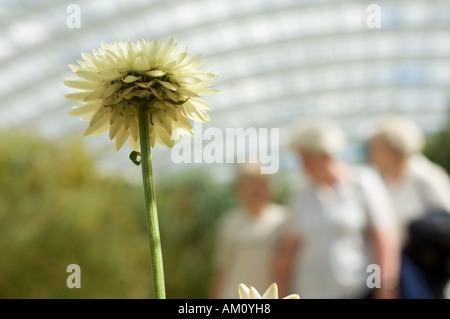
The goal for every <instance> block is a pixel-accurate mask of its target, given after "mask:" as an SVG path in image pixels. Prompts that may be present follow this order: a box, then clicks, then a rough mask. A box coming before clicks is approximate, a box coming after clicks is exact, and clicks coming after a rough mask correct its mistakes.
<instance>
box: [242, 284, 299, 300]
mask: <svg viewBox="0 0 450 319" xmlns="http://www.w3.org/2000/svg"><path fill="white" fill-rule="evenodd" d="M238 291H239V298H240V299H278V286H277V284H276V283H273V284H271V285H270V287H269V288H267V290H266V292H265V293H264V294H263V295H262V296H261V295H260V294H259V292H258V291H257V290H256V289H255V288H254V287H252V286H250V288H248V287H247V286H246V285H244V284H239V286H238ZM283 299H300V296H299V295H297V294H292V295H288V296H286V297H284V298H283Z"/></svg>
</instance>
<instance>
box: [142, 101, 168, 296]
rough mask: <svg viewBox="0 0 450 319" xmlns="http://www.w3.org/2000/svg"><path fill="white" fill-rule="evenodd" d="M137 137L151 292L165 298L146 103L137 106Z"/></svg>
mask: <svg viewBox="0 0 450 319" xmlns="http://www.w3.org/2000/svg"><path fill="white" fill-rule="evenodd" d="M138 117H139V137H140V143H141V165H142V181H143V183H144V195H145V211H146V218H147V227H148V228H147V230H148V239H149V243H150V255H151V262H152V272H153V293H154V297H155V298H156V299H165V298H166V291H165V285H164V268H163V259H162V251H161V240H160V236H159V225H158V213H157V208H156V196H155V187H154V185H153V170H152V156H151V147H150V131H149V115H148V109H147V108H146V105H145V104H144V103H142V104H141V105H140V106H139V108H138Z"/></svg>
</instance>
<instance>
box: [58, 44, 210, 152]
mask: <svg viewBox="0 0 450 319" xmlns="http://www.w3.org/2000/svg"><path fill="white" fill-rule="evenodd" d="M176 48H177V44H176V43H175V42H174V41H173V39H171V40H169V41H167V42H164V41H146V40H142V41H138V42H131V41H126V42H122V41H118V42H114V43H111V44H108V43H104V42H102V43H101V48H99V49H98V50H93V51H92V54H89V53H82V54H81V57H82V58H83V60H81V61H78V65H70V66H69V67H70V69H71V70H72V71H73V72H74V73H75V75H76V76H77V78H68V79H66V81H64V84H65V85H66V86H68V87H71V88H73V89H75V90H76V92H74V93H69V94H66V98H67V99H69V100H71V101H76V102H79V103H81V104H80V105H77V106H75V107H74V108H73V109H72V110H71V111H70V112H69V115H71V116H82V118H81V120H83V121H89V126H88V128H87V129H86V131H85V135H96V134H100V133H103V132H105V131H107V130H109V137H110V138H111V140H114V142H115V145H116V149H117V150H119V149H120V148H121V147H122V145H123V144H124V143H125V142H126V141H127V140H128V142H129V145H130V147H131V149H132V150H135V151H137V150H138V148H139V128H138V117H137V109H138V107H141V106H142V105H143V106H144V107H145V108H146V109H147V110H148V112H149V122H150V123H149V130H150V131H149V134H150V143H151V145H152V147H153V146H154V145H155V143H156V144H159V145H167V146H169V147H172V146H173V145H174V139H181V137H182V135H183V134H191V135H192V134H193V131H192V125H191V123H190V121H189V120H194V121H201V122H204V121H208V120H209V119H210V118H209V115H208V114H207V113H206V111H207V110H210V109H211V106H209V105H208V104H207V103H206V102H205V101H204V100H202V99H201V98H200V96H202V95H207V94H213V93H216V92H217V90H214V89H211V88H210V87H211V86H212V85H214V84H215V83H214V82H212V81H213V80H214V79H216V78H217V75H215V74H213V73H212V72H210V71H205V70H199V69H198V68H199V67H201V66H202V65H203V64H204V63H205V61H206V59H201V55H194V56H189V57H188V56H187V49H183V50H176Z"/></svg>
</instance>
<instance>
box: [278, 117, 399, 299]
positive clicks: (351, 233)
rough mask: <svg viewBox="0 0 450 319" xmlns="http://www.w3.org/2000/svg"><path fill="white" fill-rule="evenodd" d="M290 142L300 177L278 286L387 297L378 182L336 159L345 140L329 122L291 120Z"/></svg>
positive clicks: (385, 227)
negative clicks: (302, 174)
mask: <svg viewBox="0 0 450 319" xmlns="http://www.w3.org/2000/svg"><path fill="white" fill-rule="evenodd" d="M291 145H292V148H293V150H294V151H295V152H296V153H297V154H298V156H299V158H300V160H301V165H302V167H303V171H304V172H305V173H306V176H307V177H308V180H307V183H306V185H305V186H304V187H303V188H302V189H301V190H300V191H299V192H297V193H296V194H294V196H293V199H292V202H291V215H292V221H291V223H290V225H291V231H290V232H289V235H287V236H286V237H285V241H284V244H285V247H286V248H285V249H284V250H282V251H284V255H281V256H279V258H278V262H279V268H278V269H279V273H280V274H281V275H280V278H279V279H278V280H279V282H281V283H282V284H281V286H288V284H287V283H289V282H290V283H291V286H290V288H291V289H292V291H297V292H298V293H299V294H300V295H301V296H302V298H366V297H368V296H369V295H371V296H372V297H373V298H395V297H396V287H397V282H398V273H399V260H398V259H399V252H398V249H397V248H398V245H397V244H396V239H397V234H396V233H395V229H396V227H395V224H394V223H395V219H394V218H393V208H392V206H391V202H390V201H389V197H388V194H387V192H386V189H385V188H384V186H383V183H382V181H381V179H380V178H379V177H378V175H377V174H375V172H374V171H372V170H371V169H369V168H367V167H356V166H351V165H348V164H346V163H344V162H343V161H341V160H340V159H339V155H340V153H341V152H342V151H343V149H344V147H345V137H344V133H343V131H342V130H341V128H340V127H339V126H338V125H337V124H336V123H334V122H331V121H325V120H319V121H314V122H311V123H307V124H300V126H298V125H297V126H296V129H295V130H294V132H293V134H292V143H291ZM378 267H379V268H378ZM377 270H378V271H377ZM372 271H374V273H373V277H371V278H368V277H369V275H370V274H371V272H372ZM372 279H373V280H372ZM370 288H373V290H371V289H370Z"/></svg>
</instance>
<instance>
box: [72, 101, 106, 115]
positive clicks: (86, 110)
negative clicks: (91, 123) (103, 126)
mask: <svg viewBox="0 0 450 319" xmlns="http://www.w3.org/2000/svg"><path fill="white" fill-rule="evenodd" d="M101 105H102V103H101V102H99V101H95V102H90V103H86V104H83V105H79V106H75V107H74V108H73V109H72V110H70V111H69V112H68V113H67V114H68V115H70V116H82V115H87V114H91V113H94V112H95V111H96V110H97V109H98V108H99V107H101Z"/></svg>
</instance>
